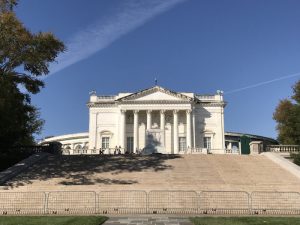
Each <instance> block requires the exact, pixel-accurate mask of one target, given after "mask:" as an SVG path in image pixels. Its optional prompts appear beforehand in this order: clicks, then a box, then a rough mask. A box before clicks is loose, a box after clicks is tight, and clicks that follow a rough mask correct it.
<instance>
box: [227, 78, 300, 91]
mask: <svg viewBox="0 0 300 225" xmlns="http://www.w3.org/2000/svg"><path fill="white" fill-rule="evenodd" d="M297 76H300V73H294V74H290V75H286V76H282V77H278V78H275V79H273V80H268V81H264V82H260V83H256V84H252V85H249V86H246V87H242V88H237V89H234V90H231V91H225V92H224V94H232V93H236V92H240V91H244V90H248V89H252V88H256V87H260V86H263V85H267V84H270V83H274V82H277V81H281V80H285V79H289V78H292V77H297Z"/></svg>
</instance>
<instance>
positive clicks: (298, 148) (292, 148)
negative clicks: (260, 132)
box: [266, 145, 300, 153]
mask: <svg viewBox="0 0 300 225" xmlns="http://www.w3.org/2000/svg"><path fill="white" fill-rule="evenodd" d="M266 151H267V152H286V153H296V152H300V145H268V146H267V147H266Z"/></svg>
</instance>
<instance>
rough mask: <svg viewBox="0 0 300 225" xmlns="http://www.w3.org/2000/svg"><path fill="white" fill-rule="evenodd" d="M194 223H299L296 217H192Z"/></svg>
mask: <svg viewBox="0 0 300 225" xmlns="http://www.w3.org/2000/svg"><path fill="white" fill-rule="evenodd" d="M191 221H192V222H193V223H194V224H195V225H300V218H299V217H298V218H297V217H194V218H191Z"/></svg>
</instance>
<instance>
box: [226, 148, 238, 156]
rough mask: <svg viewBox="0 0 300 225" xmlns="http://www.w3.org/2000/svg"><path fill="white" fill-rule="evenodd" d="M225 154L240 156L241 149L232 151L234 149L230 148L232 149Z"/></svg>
mask: <svg viewBox="0 0 300 225" xmlns="http://www.w3.org/2000/svg"><path fill="white" fill-rule="evenodd" d="M225 153H226V154H237V155H239V154H240V151H239V149H232V148H230V149H225Z"/></svg>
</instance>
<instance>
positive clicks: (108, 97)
mask: <svg viewBox="0 0 300 225" xmlns="http://www.w3.org/2000/svg"><path fill="white" fill-rule="evenodd" d="M97 99H98V100H100V101H101V100H114V99H115V96H114V95H101V96H97Z"/></svg>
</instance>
